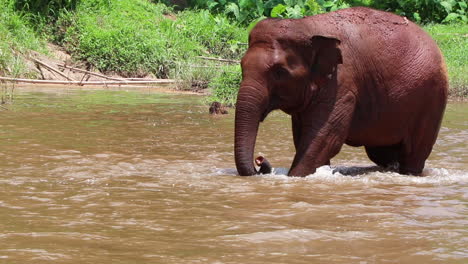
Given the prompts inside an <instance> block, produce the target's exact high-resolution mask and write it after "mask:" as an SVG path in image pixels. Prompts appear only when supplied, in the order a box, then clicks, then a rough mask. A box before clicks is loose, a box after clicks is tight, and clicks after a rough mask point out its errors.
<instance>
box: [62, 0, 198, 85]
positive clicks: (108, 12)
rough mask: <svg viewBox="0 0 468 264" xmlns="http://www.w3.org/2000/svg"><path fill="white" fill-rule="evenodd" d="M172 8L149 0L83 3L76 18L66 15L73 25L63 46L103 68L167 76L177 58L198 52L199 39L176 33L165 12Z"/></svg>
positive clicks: (74, 54)
mask: <svg viewBox="0 0 468 264" xmlns="http://www.w3.org/2000/svg"><path fill="white" fill-rule="evenodd" d="M167 11H168V9H167V7H166V6H165V5H162V4H157V5H155V4H151V3H150V2H148V1H145V0H135V1H100V0H88V1H83V2H82V3H81V4H80V5H78V7H77V10H76V13H75V16H74V17H69V16H68V17H65V20H67V19H68V20H69V19H74V23H69V24H70V25H71V26H70V27H68V28H67V29H66V33H65V36H64V40H63V42H64V46H65V47H66V48H67V50H68V51H69V52H70V53H71V54H72V55H73V56H74V57H75V58H76V59H78V60H82V61H86V62H88V63H89V64H91V65H92V66H94V67H96V68H97V69H99V70H100V71H103V72H116V73H119V74H121V75H123V76H128V77H130V76H134V77H141V76H144V75H146V74H147V73H152V74H154V75H155V76H157V77H161V78H166V77H168V73H169V69H170V68H171V67H172V66H173V61H174V60H176V59H179V60H184V59H185V58H188V57H190V56H193V55H194V52H195V51H196V50H197V44H196V43H195V42H194V41H188V40H186V39H181V38H179V36H177V32H178V29H177V28H176V27H175V24H174V22H173V21H172V20H170V19H167V18H165V17H164V16H163V14H164V13H165V12H167ZM59 20H60V18H59ZM65 24H66V23H65Z"/></svg>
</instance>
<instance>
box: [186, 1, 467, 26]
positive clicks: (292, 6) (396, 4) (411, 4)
mask: <svg viewBox="0 0 468 264" xmlns="http://www.w3.org/2000/svg"><path fill="white" fill-rule="evenodd" d="M190 2H191V6H192V7H196V8H203V9H208V10H210V11H211V12H214V13H224V14H227V15H229V16H230V17H232V18H233V19H235V20H237V21H238V22H240V23H242V24H249V23H251V22H252V21H256V20H257V18H261V17H285V18H301V17H303V16H310V15H315V14H319V13H325V12H330V11H335V10H337V9H342V8H347V7H351V6H367V7H372V8H376V9H380V10H386V11H390V12H394V13H397V14H399V15H402V16H406V17H408V18H409V19H411V20H413V21H416V22H423V23H428V22H432V23H434V22H435V23H440V22H454V21H464V22H468V18H467V15H468V14H467V13H466V10H467V4H466V1H465V0H398V1H395V0H266V1H257V0H194V1H190Z"/></svg>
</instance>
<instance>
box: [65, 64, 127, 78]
mask: <svg viewBox="0 0 468 264" xmlns="http://www.w3.org/2000/svg"><path fill="white" fill-rule="evenodd" d="M58 66H59V67H61V68H64V69H69V70H71V71H75V72H81V73H85V74H88V75H94V76H97V77H101V78H104V79H108V80H113V81H121V82H125V81H126V80H125V79H121V78H114V77H109V76H106V75H104V74H100V73H96V72H92V71H87V70H83V69H79V68H75V67H71V66H68V65H66V64H58Z"/></svg>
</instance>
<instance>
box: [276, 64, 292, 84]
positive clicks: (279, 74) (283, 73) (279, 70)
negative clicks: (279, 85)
mask: <svg viewBox="0 0 468 264" xmlns="http://www.w3.org/2000/svg"><path fill="white" fill-rule="evenodd" d="M288 77H289V71H288V70H286V69H285V68H283V67H275V68H274V69H273V78H274V79H275V80H277V81H282V80H285V79H287V78H288Z"/></svg>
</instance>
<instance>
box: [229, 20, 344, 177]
mask: <svg viewBox="0 0 468 264" xmlns="http://www.w3.org/2000/svg"><path fill="white" fill-rule="evenodd" d="M295 23H296V21H295V20H278V19H267V20H264V21H262V22H260V23H258V24H257V26H256V27H255V28H254V29H253V30H252V32H251V33H250V36H249V48H248V50H247V52H246V54H245V55H244V57H243V58H242V62H241V65H242V83H241V86H240V89H239V93H238V98H237V104H236V119H235V161H236V167H237V170H238V172H239V174H240V175H243V176H248V175H254V174H257V171H256V169H255V167H254V164H253V151H254V147H255V141H256V136H257V131H258V127H259V123H260V122H262V121H263V120H264V119H265V117H266V116H267V115H268V113H269V112H271V111H272V110H275V109H280V110H282V111H284V112H286V113H288V114H290V115H294V114H296V113H300V112H302V111H304V110H305V109H306V108H307V107H309V106H310V105H311V104H313V103H314V100H315V99H316V98H317V97H318V96H320V94H321V93H322V92H321V90H322V89H324V87H328V86H329V85H327V84H328V83H329V82H330V80H331V79H332V77H333V75H334V74H335V73H336V68H337V65H338V64H341V63H342V57H341V51H340V49H339V47H338V46H339V44H340V41H339V40H338V39H336V38H332V37H329V36H323V35H320V34H314V33H311V32H310V30H308V29H307V28H305V27H304V26H302V27H301V26H300V24H299V23H297V24H295ZM296 148H297V146H296Z"/></svg>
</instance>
